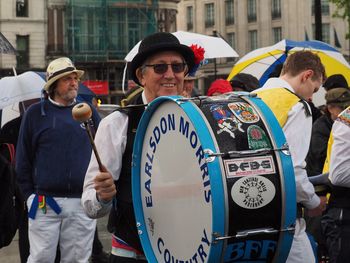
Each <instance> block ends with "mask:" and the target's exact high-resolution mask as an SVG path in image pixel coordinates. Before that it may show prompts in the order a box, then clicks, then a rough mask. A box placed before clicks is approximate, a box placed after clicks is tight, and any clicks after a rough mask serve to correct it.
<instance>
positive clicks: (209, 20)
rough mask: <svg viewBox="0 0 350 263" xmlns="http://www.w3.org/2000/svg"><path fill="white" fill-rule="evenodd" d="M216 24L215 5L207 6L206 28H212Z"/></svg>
mask: <svg viewBox="0 0 350 263" xmlns="http://www.w3.org/2000/svg"><path fill="white" fill-rule="evenodd" d="M214 24H215V22H214V3H210V4H205V27H212V26H214Z"/></svg>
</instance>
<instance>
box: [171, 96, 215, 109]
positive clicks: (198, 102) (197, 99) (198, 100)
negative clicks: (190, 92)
mask: <svg viewBox="0 0 350 263" xmlns="http://www.w3.org/2000/svg"><path fill="white" fill-rule="evenodd" d="M207 98H208V96H197V97H192V98H180V99H176V101H178V102H180V103H181V102H186V101H193V103H195V104H196V105H197V106H198V107H201V105H202V101H203V100H205V99H207Z"/></svg>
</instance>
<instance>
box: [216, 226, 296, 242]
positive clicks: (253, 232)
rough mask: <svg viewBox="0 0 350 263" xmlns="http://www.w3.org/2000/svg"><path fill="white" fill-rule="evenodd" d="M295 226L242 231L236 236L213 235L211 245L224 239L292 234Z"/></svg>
mask: <svg viewBox="0 0 350 263" xmlns="http://www.w3.org/2000/svg"><path fill="white" fill-rule="evenodd" d="M294 231H295V226H294V225H293V226H290V227H287V228H284V229H280V230H277V229H274V228H257V229H250V230H244V231H238V232H237V234H236V235H233V236H220V235H219V234H218V233H213V243H215V242H218V241H221V240H226V239H232V238H245V237H248V236H253V235H261V234H276V233H279V232H291V233H294Z"/></svg>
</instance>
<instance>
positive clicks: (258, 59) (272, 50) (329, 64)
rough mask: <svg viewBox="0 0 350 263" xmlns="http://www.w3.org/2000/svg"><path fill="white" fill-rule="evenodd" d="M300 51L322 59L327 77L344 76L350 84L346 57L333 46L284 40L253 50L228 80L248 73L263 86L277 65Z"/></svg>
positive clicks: (243, 58)
mask: <svg viewBox="0 0 350 263" xmlns="http://www.w3.org/2000/svg"><path fill="white" fill-rule="evenodd" d="M300 50H309V51H312V52H314V53H316V54H318V56H319V57H320V59H321V61H322V63H323V65H324V66H325V69H326V74H327V76H330V75H333V74H342V75H343V76H344V77H345V78H346V80H347V81H348V83H349V84H350V65H349V63H348V62H347V61H346V60H345V58H344V56H343V55H342V54H341V53H340V52H339V51H338V50H337V49H335V48H334V47H332V46H331V45H329V44H327V43H324V42H321V41H317V40H311V41H293V40H288V39H284V40H282V41H280V42H278V43H276V44H275V45H272V46H268V47H263V48H259V49H256V50H253V51H251V52H249V53H248V54H246V55H245V56H243V57H242V58H241V59H240V60H238V61H237V62H236V64H235V65H234V67H233V68H232V71H231V73H230V75H229V76H228V78H227V80H231V79H232V78H233V77H234V76H235V75H236V74H238V73H240V72H242V73H248V74H251V75H253V76H255V77H256V78H257V79H258V80H259V83H260V85H261V86H262V85H263V84H264V83H265V82H266V80H267V79H268V78H269V76H270V74H271V73H272V72H274V70H275V68H276V66H277V65H280V64H283V63H284V61H285V60H286V58H287V56H288V54H291V53H293V52H296V51H300Z"/></svg>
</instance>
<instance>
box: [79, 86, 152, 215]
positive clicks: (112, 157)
mask: <svg viewBox="0 0 350 263" xmlns="http://www.w3.org/2000/svg"><path fill="white" fill-rule="evenodd" d="M142 100H143V103H144V104H146V103H147V102H146V97H145V95H144V93H142ZM128 122H129V121H128V116H127V115H126V114H124V113H121V112H119V111H115V112H112V113H111V114H109V115H108V116H106V117H105V118H104V119H102V120H101V122H100V124H99V127H98V130H97V132H96V136H95V144H96V149H97V151H98V153H99V155H100V158H101V162H102V164H103V165H104V166H105V167H106V168H107V170H108V171H109V172H110V173H111V174H112V176H113V179H114V181H117V180H118V179H119V176H120V172H121V169H122V159H123V154H124V151H125V147H126V141H127V131H128ZM98 173H99V167H98V163H97V160H96V157H95V154H94V153H92V155H91V159H90V163H89V167H88V169H87V171H86V175H85V180H84V188H83V195H82V205H83V207H84V210H85V212H86V213H87V214H88V215H89V216H90V217H92V218H99V217H102V216H104V215H106V214H107V213H108V212H109V211H110V209H111V207H112V202H109V203H106V204H104V203H102V202H99V201H98V200H97V197H96V190H95V188H94V178H95V176H96V175H97V174H98Z"/></svg>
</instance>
